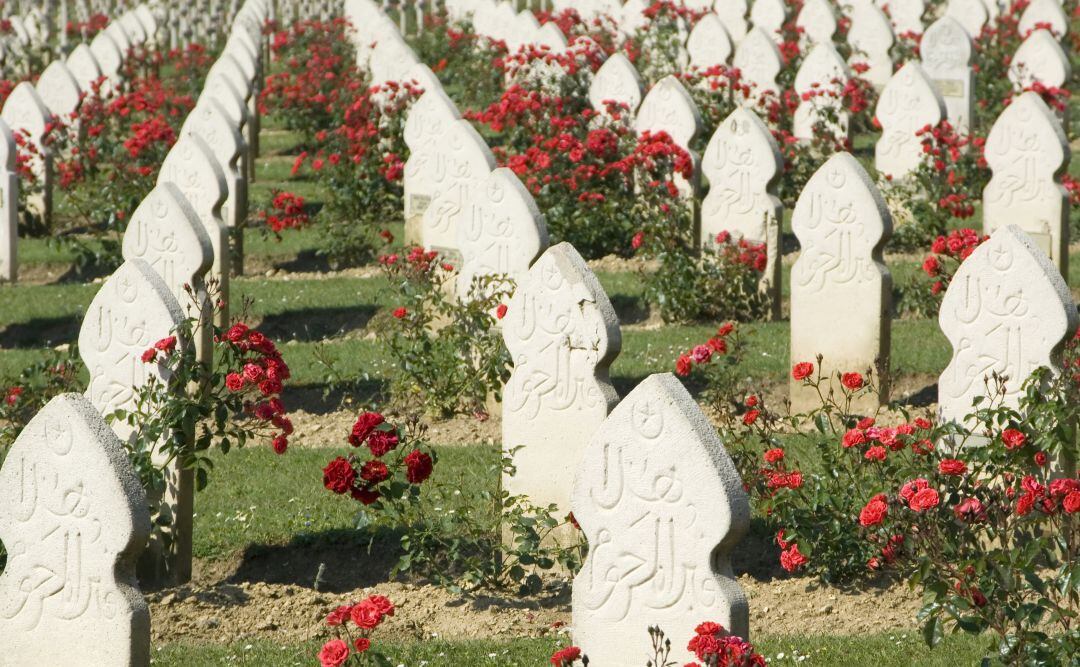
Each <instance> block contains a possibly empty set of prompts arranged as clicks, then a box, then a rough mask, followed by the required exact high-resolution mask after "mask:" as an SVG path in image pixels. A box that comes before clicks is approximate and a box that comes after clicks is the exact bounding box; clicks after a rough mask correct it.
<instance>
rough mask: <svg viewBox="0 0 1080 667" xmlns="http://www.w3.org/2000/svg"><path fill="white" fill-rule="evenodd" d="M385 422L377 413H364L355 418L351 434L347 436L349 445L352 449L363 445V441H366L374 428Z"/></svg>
mask: <svg viewBox="0 0 1080 667" xmlns="http://www.w3.org/2000/svg"><path fill="white" fill-rule="evenodd" d="M384 421H386V420H385V418H384V417H383V416H382V415H380V414H379V413H378V412H365V413H363V414H362V415H360V416H359V417H357V418H356V423H355V424H353V427H352V433H351V434H349V444H350V445H352V446H353V447H359V446H360V445H362V444H364V441H365V440H367V439H368V436H369V435H371V434H372V433H373V432H374V431H375V429H376V428H378V427H379V426H380V425H382V423H383V422H384Z"/></svg>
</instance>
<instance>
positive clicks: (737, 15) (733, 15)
mask: <svg viewBox="0 0 1080 667" xmlns="http://www.w3.org/2000/svg"><path fill="white" fill-rule="evenodd" d="M713 12H715V13H716V16H717V17H718V18H719V19H720V22H721V23H723V24H724V28H725V29H727V33H728V36H729V37H731V41H732V42H733V43H734V44H735V45H738V43H739V42H741V41H742V39H743V37H746V32H747V31H748V30H749V29H750V25H749V23H747V21H746V0H725V2H717V3H715V5H714V6H713Z"/></svg>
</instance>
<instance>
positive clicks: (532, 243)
mask: <svg viewBox="0 0 1080 667" xmlns="http://www.w3.org/2000/svg"><path fill="white" fill-rule="evenodd" d="M469 208H470V210H471V211H472V215H470V216H467V217H465V218H463V219H462V220H461V222H460V224H459V225H458V248H459V250H460V251H461V257H462V261H461V267H460V269H461V270H460V272H459V274H458V278H457V281H458V284H457V294H458V296H459V297H460V298H469V296H470V294H472V293H473V288H474V281H476V280H477V279H478V278H484V277H487V278H490V279H492V280H495V281H496V282H495V283H493V284H491V285H489V286H488V288H487V289H486V290H484V289H482V290H481V291H489V292H490V291H491V289H493V288H496V287H497V286H499V285H506V284H508V283H507V281H510V282H512V283H513V284H517V282H518V281H519V280H521V279H522V278H524V276H525V273H526V272H527V271H528V270H529V267H530V266H532V263H533V262H534V261H535V260H536V258H537V257H539V256H540V253H542V252H543V251H544V250H546V249H547V247H548V231H547V225H546V224H545V222H544V216H543V214H541V213H540V209H539V208H538V207H537V206H536V201H535V200H533V197H532V195H531V194H529V191H528V190H527V189H526V188H525V186H524V185H522V183H521V181H520V180H519V179H518V177H517V175H516V174H514V172H513V171H511V170H510V169H507V168H505V167H502V168H499V169H496V170H494V171H492V172H491V173H490V174H488V177H487V179H486V180H485V181H484V182H483V183H482V184H481V185H480V187H479V188H478V189H477V191H476V193H475V197H474V199H473V200H472V201H471V202H470V204H469Z"/></svg>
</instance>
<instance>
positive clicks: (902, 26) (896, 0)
mask: <svg viewBox="0 0 1080 667" xmlns="http://www.w3.org/2000/svg"><path fill="white" fill-rule="evenodd" d="M877 4H878V6H879V7H880V6H882V5H886V4H887V5H888V6H889V19H890V20H891V21H892V25H893V32H894V33H896V34H897V35H903V34H904V33H906V32H913V33H915V34H917V35H921V34H922V32H923V21H922V15H923V13H924V12H925V11H926V3H925V2H924V1H923V0H878V3H877Z"/></svg>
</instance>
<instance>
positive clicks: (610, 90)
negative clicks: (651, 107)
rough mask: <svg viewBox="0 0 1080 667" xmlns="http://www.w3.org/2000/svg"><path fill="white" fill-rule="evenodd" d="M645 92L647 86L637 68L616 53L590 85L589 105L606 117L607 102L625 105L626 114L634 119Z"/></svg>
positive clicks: (602, 66)
mask: <svg viewBox="0 0 1080 667" xmlns="http://www.w3.org/2000/svg"><path fill="white" fill-rule="evenodd" d="M644 90H645V84H643V83H642V81H641V75H640V74H638V71H637V68H635V67H634V65H633V64H632V63H631V62H630V60H629V59H628V58H627V57H626V56H624V55H623V54H621V53H614V54H612V55H611V56H609V57H608V59H607V60H606V61H605V62H604V64H603V65H601V66H600V69H599V70H597V72H596V76H594V77H593V80H592V83H590V84H589V103H590V104H591V105H592V108H593V109H595V110H596V111H599V112H600V113H603V114H605V115H607V105H606V104H605V102H618V103H620V104H625V105H626V109H627V111H626V112H627V113H629V114H630V117H631V118H633V116H634V114H636V113H637V110H638V107H639V106H641V99H642V97H643V96H644V95H645V92H644Z"/></svg>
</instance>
